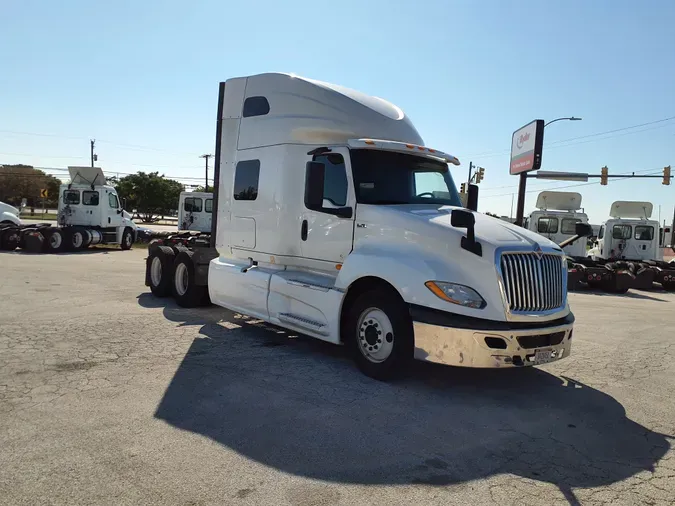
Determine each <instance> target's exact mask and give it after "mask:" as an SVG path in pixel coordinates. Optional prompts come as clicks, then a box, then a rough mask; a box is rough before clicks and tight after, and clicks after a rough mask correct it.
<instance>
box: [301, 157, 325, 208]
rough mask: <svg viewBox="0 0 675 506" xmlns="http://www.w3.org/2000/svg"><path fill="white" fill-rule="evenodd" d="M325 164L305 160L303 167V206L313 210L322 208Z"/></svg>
mask: <svg viewBox="0 0 675 506" xmlns="http://www.w3.org/2000/svg"><path fill="white" fill-rule="evenodd" d="M325 173H326V166H325V165H324V164H323V163H320V162H307V165H306V168H305V207H306V208H307V209H311V210H313V211H321V210H322V209H323V183H324V178H325Z"/></svg>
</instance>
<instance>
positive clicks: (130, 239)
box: [120, 227, 134, 251]
mask: <svg viewBox="0 0 675 506" xmlns="http://www.w3.org/2000/svg"><path fill="white" fill-rule="evenodd" d="M133 245H134V231H133V230H131V229H130V228H129V227H127V228H125V229H124V232H123V233H122V242H120V248H122V249H123V250H124V251H126V250H130V249H131V247H132V246H133Z"/></svg>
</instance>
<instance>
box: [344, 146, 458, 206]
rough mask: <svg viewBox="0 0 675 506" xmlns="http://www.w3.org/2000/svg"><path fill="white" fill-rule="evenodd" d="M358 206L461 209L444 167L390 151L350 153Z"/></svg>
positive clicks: (417, 157) (455, 190)
mask: <svg viewBox="0 0 675 506" xmlns="http://www.w3.org/2000/svg"><path fill="white" fill-rule="evenodd" d="M350 154H351V160H352V172H353V174H354V188H355V190H356V201H357V202H358V203H360V204H380V205H393V204H440V205H449V206H457V207H462V203H461V201H460V199H459V195H458V193H457V188H456V187H455V183H454V181H453V180H452V176H451V175H450V171H449V170H448V166H447V164H445V163H443V162H441V161H436V160H432V159H430V158H424V157H421V156H415V155H409V154H406V153H395V152H392V151H379V150H375V149H353V150H351V152H350Z"/></svg>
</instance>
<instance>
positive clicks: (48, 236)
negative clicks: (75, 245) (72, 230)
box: [43, 228, 67, 253]
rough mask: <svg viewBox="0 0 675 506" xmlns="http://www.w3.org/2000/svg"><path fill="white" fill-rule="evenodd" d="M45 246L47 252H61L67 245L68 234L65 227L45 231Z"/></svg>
mask: <svg viewBox="0 0 675 506" xmlns="http://www.w3.org/2000/svg"><path fill="white" fill-rule="evenodd" d="M43 235H44V237H45V242H44V248H45V251H46V252H47V253H60V252H61V251H63V250H64V249H65V247H66V244H67V241H66V234H65V233H64V231H63V229H60V228H51V229H48V230H46V231H44V232H43Z"/></svg>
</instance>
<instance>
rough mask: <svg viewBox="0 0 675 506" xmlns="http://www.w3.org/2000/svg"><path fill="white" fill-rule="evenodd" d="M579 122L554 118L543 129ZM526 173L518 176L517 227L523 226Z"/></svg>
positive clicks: (577, 119) (578, 119) (571, 118)
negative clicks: (558, 124)
mask: <svg viewBox="0 0 675 506" xmlns="http://www.w3.org/2000/svg"><path fill="white" fill-rule="evenodd" d="M563 120H567V121H581V118H577V117H575V116H569V117H565V118H556V119H552V120H551V121H549V122H548V123H545V124H544V128H546V127H547V126H548V125H550V124H551V123H555V122H556V121H563ZM527 177H528V175H527V173H526V172H523V173H521V174H520V181H519V182H518V203H517V205H516V225H518V226H519V227H522V226H523V218H524V214H525V193H526V189H527Z"/></svg>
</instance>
